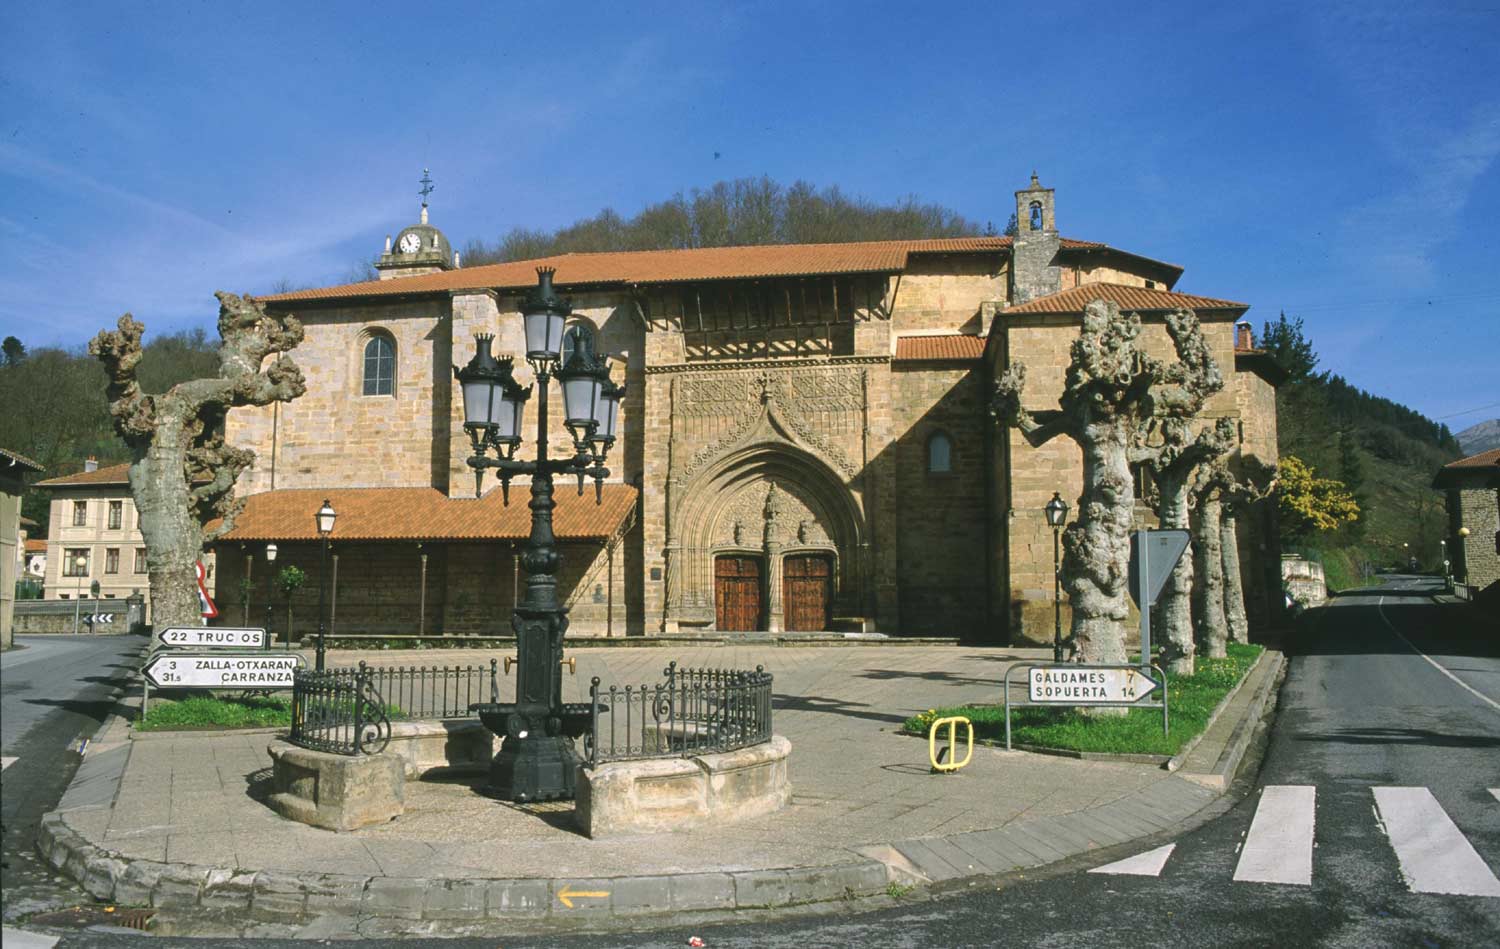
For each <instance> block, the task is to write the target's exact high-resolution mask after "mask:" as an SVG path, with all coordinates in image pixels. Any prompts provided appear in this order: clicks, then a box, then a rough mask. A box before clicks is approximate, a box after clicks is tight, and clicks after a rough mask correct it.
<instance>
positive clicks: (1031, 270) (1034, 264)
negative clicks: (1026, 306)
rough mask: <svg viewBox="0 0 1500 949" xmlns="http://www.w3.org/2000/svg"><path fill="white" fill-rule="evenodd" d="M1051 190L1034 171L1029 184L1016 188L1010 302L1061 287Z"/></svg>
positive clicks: (1054, 291)
mask: <svg viewBox="0 0 1500 949" xmlns="http://www.w3.org/2000/svg"><path fill="white" fill-rule="evenodd" d="M1053 198H1054V196H1053V191H1052V189H1051V188H1043V187H1042V183H1041V181H1039V180H1038V179H1037V176H1036V172H1034V171H1033V172H1032V173H1031V186H1030V187H1029V188H1025V189H1023V190H1021V191H1017V192H1016V236H1015V238H1014V243H1013V244H1012V249H1011V294H1010V302H1011V303H1012V304H1018V303H1026V302H1027V301H1030V300H1035V299H1036V298H1037V297H1044V296H1046V295H1047V294H1049V293H1056V292H1058V291H1059V290H1061V289H1062V269H1061V268H1060V267H1059V266H1058V265H1057V252H1058V249H1059V248H1060V247H1061V246H1062V239H1061V238H1060V237H1058V235H1057V219H1056V217H1055V216H1054V203H1053Z"/></svg>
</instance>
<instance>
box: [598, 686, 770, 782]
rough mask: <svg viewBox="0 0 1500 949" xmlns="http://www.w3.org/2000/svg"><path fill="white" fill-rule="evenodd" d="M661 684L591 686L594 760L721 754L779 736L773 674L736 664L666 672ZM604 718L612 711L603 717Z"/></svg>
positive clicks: (762, 742) (601, 761)
mask: <svg viewBox="0 0 1500 949" xmlns="http://www.w3.org/2000/svg"><path fill="white" fill-rule="evenodd" d="M662 675H664V676H666V677H667V680H666V681H665V682H662V683H659V684H657V685H645V684H643V685H641V686H640V687H639V688H636V687H633V686H629V685H627V686H625V687H624V688H620V687H619V686H613V685H612V686H609V687H608V688H607V689H604V688H601V687H600V685H599V677H598V676H595V677H594V678H593V680H592V681H591V683H590V685H589V705H590V717H589V731H588V732H587V733H586V734H585V735H584V757H585V758H586V759H587V760H588V762H589V764H590V765H598V764H601V763H603V762H607V761H628V760H632V759H639V758H680V757H686V756H689V755H698V754H715V753H719V752H725V751H734V750H735V749H738V748H748V747H750V746H752V745H759V744H764V743H765V742H768V741H770V740H771V734H772V733H771V673H769V672H766V671H765V668H764V667H762V666H756V667H755V671H754V672H745V671H740V670H734V669H686V668H684V669H679V668H678V667H677V663H675V662H673V663H671V664H670V665H668V666H667V667H666V668H665V669H663V670H662ZM601 716H608V717H607V719H602V718H601Z"/></svg>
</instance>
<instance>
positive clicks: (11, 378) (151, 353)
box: [0, 322, 219, 537]
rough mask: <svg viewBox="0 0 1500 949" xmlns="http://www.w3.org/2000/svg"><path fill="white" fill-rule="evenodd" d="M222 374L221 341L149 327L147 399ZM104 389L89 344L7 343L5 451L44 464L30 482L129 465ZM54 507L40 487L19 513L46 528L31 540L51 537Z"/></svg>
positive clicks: (0, 389)
mask: <svg viewBox="0 0 1500 949" xmlns="http://www.w3.org/2000/svg"><path fill="white" fill-rule="evenodd" d="M102 326H103V323H102V322H101V328H102ZM218 371H219V341H218V339H217V338H212V339H211V338H210V337H209V336H208V334H207V333H205V332H204V331H203V330H202V329H200V328H195V329H192V330H187V331H184V332H180V333H169V334H164V335H160V336H154V335H153V334H152V333H151V332H150V326H149V324H148V325H147V332H146V346H145V352H144V353H143V354H142V356H141V362H140V366H139V367H137V377H138V378H139V380H140V383H141V388H142V389H144V390H145V391H147V392H165V391H167V390H168V389H170V388H172V386H174V385H176V384H177V383H179V382H182V381H183V380H185V379H198V378H202V377H205V376H212V375H216V374H217V373H218ZM106 382H107V379H106V377H105V374H104V367H103V366H102V365H101V364H100V362H99V360H97V359H95V358H94V357H93V356H90V355H89V354H88V351H87V350H86V348H85V345H84V344H80V345H78V346H76V347H73V348H70V349H60V348H57V347H47V348H39V349H30V348H28V347H27V346H26V342H25V340H22V339H19V338H17V337H15V336H7V337H6V338H5V340H4V359H3V361H0V405H4V406H6V407H7V409H6V411H4V412H0V447H4V448H9V449H10V450H12V451H18V452H20V453H21V454H23V455H26V456H27V457H29V458H32V459H34V460H35V461H37V462H39V463H40V464H41V466H42V468H43V471H42V473H41V474H40V475H37V476H36V477H35V478H32V479H29V480H30V481H32V482H35V481H42V480H45V479H47V478H56V477H60V476H62V475H68V474H73V473H75V472H79V471H82V470H83V462H84V459H85V458H87V457H88V456H90V455H93V456H94V457H96V458H98V459H99V466H100V467H101V468H102V467H105V466H106V465H113V464H118V463H119V462H122V461H129V460H130V452H129V450H128V449H127V448H126V447H125V443H124V442H123V441H121V440H120V438H119V436H117V435H116V434H115V430H114V427H113V424H112V423H111V422H110V419H109V404H108V402H107V401H106V399H105V395H104V387H105V384H106ZM50 499H51V492H50V491H47V490H45V489H38V488H35V487H32V488H28V489H27V490H26V492H25V493H24V494H23V495H22V500H21V513H23V514H25V515H26V516H27V517H29V518H31V519H32V520H34V521H36V522H38V523H39V524H40V525H41V527H40V528H39V529H38V530H36V531H33V532H32V533H31V535H30V536H32V537H45V536H47V504H48V501H49V500H50Z"/></svg>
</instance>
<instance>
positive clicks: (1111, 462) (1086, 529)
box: [1062, 419, 1134, 663]
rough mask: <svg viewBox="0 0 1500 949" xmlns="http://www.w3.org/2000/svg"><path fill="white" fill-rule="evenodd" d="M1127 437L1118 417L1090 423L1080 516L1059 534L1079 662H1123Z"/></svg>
mask: <svg viewBox="0 0 1500 949" xmlns="http://www.w3.org/2000/svg"><path fill="white" fill-rule="evenodd" d="M1126 442H1127V436H1126V432H1125V428H1124V426H1123V425H1122V424H1121V421H1120V420H1118V419H1111V420H1110V421H1109V422H1108V423H1099V424H1094V425H1090V426H1088V427H1087V428H1086V429H1085V437H1084V439H1083V440H1082V441H1081V444H1082V445H1083V494H1082V496H1080V497H1079V499H1078V520H1076V521H1075V522H1073V523H1072V524H1070V525H1068V528H1067V530H1066V531H1064V532H1063V562H1062V575H1063V587H1064V588H1065V589H1066V590H1067V591H1068V602H1069V604H1071V605H1072V608H1073V624H1072V636H1073V641H1074V642H1075V643H1077V644H1078V661H1080V662H1098V663H1124V662H1125V637H1124V634H1123V625H1122V624H1123V623H1124V622H1125V618H1126V616H1128V615H1129V603H1128V601H1127V599H1126V598H1127V596H1128V592H1129V591H1128V590H1127V589H1126V585H1127V583H1128V580H1129V570H1128V566H1129V563H1130V526H1131V515H1132V513H1133V508H1134V499H1133V491H1132V490H1131V487H1132V482H1131V478H1130V463H1129V459H1128V456H1127V454H1126Z"/></svg>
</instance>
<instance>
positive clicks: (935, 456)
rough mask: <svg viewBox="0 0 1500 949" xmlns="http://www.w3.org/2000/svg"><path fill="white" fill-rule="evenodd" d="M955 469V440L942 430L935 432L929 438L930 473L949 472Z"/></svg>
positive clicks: (928, 464) (928, 461)
mask: <svg viewBox="0 0 1500 949" xmlns="http://www.w3.org/2000/svg"><path fill="white" fill-rule="evenodd" d="M952 471H953V440H952V439H951V438H949V437H948V436H947V435H946V434H944V433H942V432H934V433H933V436H932V437H931V438H929V439H927V472H928V474H949V473H951V472H952Z"/></svg>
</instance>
